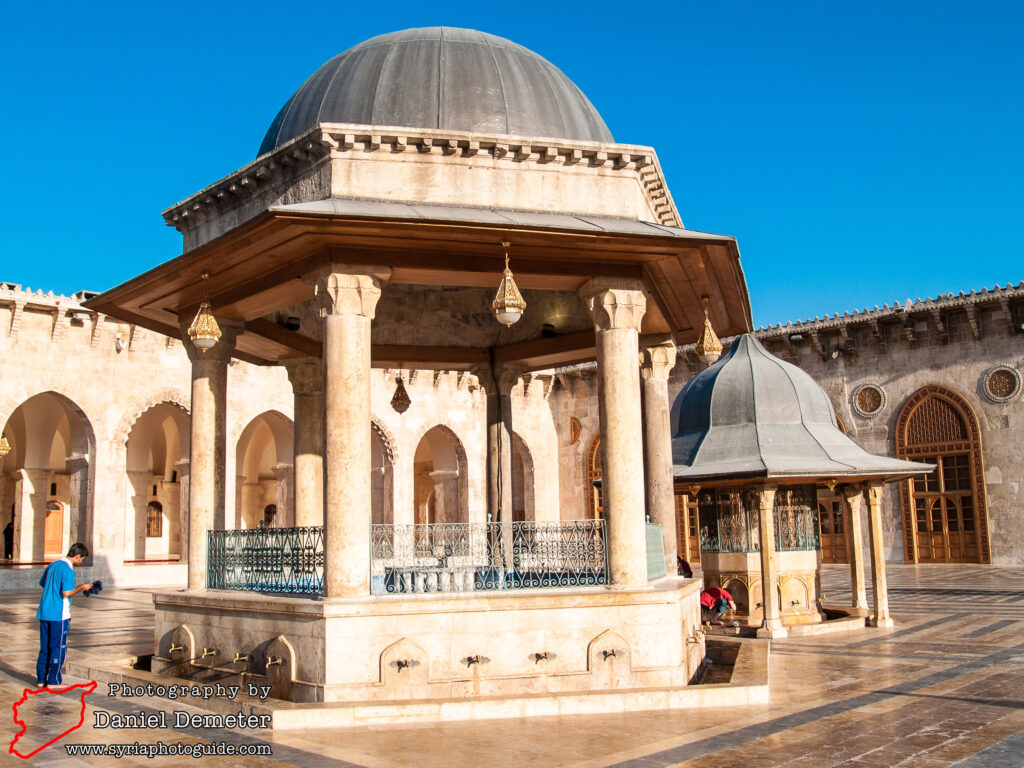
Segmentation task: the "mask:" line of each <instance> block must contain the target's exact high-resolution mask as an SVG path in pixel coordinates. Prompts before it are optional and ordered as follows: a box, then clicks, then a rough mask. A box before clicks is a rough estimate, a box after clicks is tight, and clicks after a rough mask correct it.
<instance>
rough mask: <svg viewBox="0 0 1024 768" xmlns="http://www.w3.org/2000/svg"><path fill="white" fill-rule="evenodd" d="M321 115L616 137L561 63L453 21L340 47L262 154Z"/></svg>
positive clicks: (298, 95) (284, 112)
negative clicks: (562, 68) (562, 67)
mask: <svg viewBox="0 0 1024 768" xmlns="http://www.w3.org/2000/svg"><path fill="white" fill-rule="evenodd" d="M318 123H355V124H357V125H394V126H403V127H407V128H428V129H430V128H432V129H442V130H452V131H467V132H472V133H491V134H512V135H518V136H538V137H540V136H543V137H547V138H553V139H575V140H582V141H603V142H610V141H613V139H612V135H611V133H610V132H609V131H608V127H607V126H606V125H605V123H604V120H602V119H601V115H599V114H598V112H597V110H596V109H594V106H593V105H592V104H591V103H590V101H589V100H588V99H587V97H586V96H584V95H583V92H582V91H581V90H580V89H579V88H578V87H577V86H576V84H575V83H573V82H572V80H570V79H569V78H568V77H566V76H565V75H564V74H563V73H562V71H561V70H560V69H558V67H556V66H555V65H554V64H552V63H551V62H549V61H548V60H547V59H545V58H543V57H541V56H538V55H537V54H536V53H534V52H533V51H531V50H528V49H526V48H524V47H523V46H521V45H517V44H516V43H513V42H512V41H510V40H506V39H505V38H502V37H496V36H494V35H489V34H487V33H485V32H477V31H476V30H472V29H457V28H454V27H424V28H421V29H406V30H403V31H401V32H391V33H390V34H387V35H379V36H378V37H372V38H370V39H369V40H367V41H366V42H363V43H360V44H359V45H357V46H355V47H353V48H349V49H348V50H347V51H345V52H343V53H339V54H338V55H337V56H335V57H334V58H333V59H331V60H330V61H328V62H327V63H326V64H324V65H323V66H322V67H320V69H318V70H317V71H316V72H315V73H313V76H312V77H310V78H309V79H308V80H307V81H306V82H305V83H303V84H302V87H300V88H299V90H297V91H296V92H295V93H294V94H293V95H292V97H291V98H290V99H289V100H288V102H287V103H286V104H285V105H284V106H283V107H282V108H281V111H280V112H279V113H278V114H277V117H275V118H274V122H273V123H272V124H271V125H270V129H269V130H268V131H267V135H266V136H265V137H264V139H263V144H262V145H261V146H260V151H259V154H261V155H262V154H263V153H265V152H270V151H271V150H273V149H275V148H277V147H279V146H281V145H282V144H284V143H285V142H287V141H289V140H291V139H293V138H295V137H296V136H299V135H300V134H302V133H304V132H305V131H307V130H309V129H310V128H312V127H313V126H315V125H317V124H318Z"/></svg>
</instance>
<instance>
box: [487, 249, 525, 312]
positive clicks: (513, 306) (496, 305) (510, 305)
mask: <svg viewBox="0 0 1024 768" xmlns="http://www.w3.org/2000/svg"><path fill="white" fill-rule="evenodd" d="M510 245H512V244H511V243H510V242H509V241H508V240H502V241H501V247H502V248H504V249H505V274H504V275H503V276H502V278H501V283H500V284H499V285H498V295H497V296H495V297H494V301H493V302H492V303H491V309H492V310H493V311H494V316H495V317H496V318H498V322H499V323H504V324H505V325H512V324H513V323H518V322H519V318H521V317H522V316H523V310H525V309H526V302H525V301H524V300H523V295H522V294H521V293H520V292H519V286H517V285H516V281H515V280H514V279H513V278H512V270H510V269H509V268H508V249H509V246H510Z"/></svg>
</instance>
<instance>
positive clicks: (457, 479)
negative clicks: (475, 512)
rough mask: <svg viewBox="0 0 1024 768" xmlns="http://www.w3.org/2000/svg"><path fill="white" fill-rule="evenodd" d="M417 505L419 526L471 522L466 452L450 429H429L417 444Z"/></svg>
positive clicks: (415, 459) (415, 511)
mask: <svg viewBox="0 0 1024 768" xmlns="http://www.w3.org/2000/svg"><path fill="white" fill-rule="evenodd" d="M413 504H414V512H413V520H414V522H416V523H417V524H423V523H468V522H469V483H468V477H467V462H466V451H465V449H463V447H462V442H461V441H460V440H459V438H458V437H457V436H456V434H455V433H454V432H453V431H452V430H451V429H450V428H448V427H446V426H443V425H439V426H435V427H432V428H431V429H428V430H427V431H426V432H425V433H424V435H423V437H421V438H420V441H419V443H418V444H417V445H416V453H415V454H414V456H413Z"/></svg>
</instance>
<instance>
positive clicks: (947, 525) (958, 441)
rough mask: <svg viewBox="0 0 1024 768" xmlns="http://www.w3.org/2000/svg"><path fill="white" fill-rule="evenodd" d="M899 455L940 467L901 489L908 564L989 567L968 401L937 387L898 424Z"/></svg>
mask: <svg viewBox="0 0 1024 768" xmlns="http://www.w3.org/2000/svg"><path fill="white" fill-rule="evenodd" d="M896 455H897V456H898V457H899V458H901V459H907V460H909V461H921V462H925V463H928V464H934V465H935V471H934V472H932V473H931V474H928V475H923V476H918V477H916V478H914V479H913V480H908V481H906V482H905V483H903V484H901V487H900V498H901V501H902V504H903V532H904V539H905V547H906V558H907V562H912V563H990V562H992V554H991V550H990V547H989V537H988V509H987V505H986V501H985V467H984V463H983V461H982V452H981V430H980V429H979V426H978V419H977V416H975V414H974V410H973V409H972V408H971V406H970V404H969V403H968V402H967V400H966V399H965V398H964V397H963V396H962V395H960V394H959V393H957V392H955V391H953V390H952V389H947V388H946V387H942V386H939V385H937V384H932V385H930V386H927V387H923V388H922V389H919V390H918V391H917V392H915V393H914V394H913V395H911V397H910V399H909V400H907V402H906V404H905V405H904V406H903V408H902V410H901V411H900V415H899V418H898V419H897V422H896Z"/></svg>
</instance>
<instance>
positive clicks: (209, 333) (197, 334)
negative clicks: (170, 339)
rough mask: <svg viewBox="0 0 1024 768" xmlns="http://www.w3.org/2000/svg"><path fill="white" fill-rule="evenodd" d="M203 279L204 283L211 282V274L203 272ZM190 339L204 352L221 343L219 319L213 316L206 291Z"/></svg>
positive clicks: (189, 333)
mask: <svg viewBox="0 0 1024 768" xmlns="http://www.w3.org/2000/svg"><path fill="white" fill-rule="evenodd" d="M202 278H203V280H204V281H205V280H209V279H210V273H209V272H203V274H202ZM204 285H205V283H204ZM188 337H189V338H190V339H192V343H193V344H195V345H196V348H197V349H204V350H205V349H210V348H211V347H212V346H213V345H214V344H216V343H217V342H218V341H220V337H221V333H220V326H219V325H217V318H215V317H214V316H213V312H212V311H211V307H210V302H209V301H207V300H206V291H205V290H204V291H203V302H202V303H201V304H200V305H199V311H198V312H197V313H196V318H195V320H193V321H192V325H191V326H190V327H189V329H188Z"/></svg>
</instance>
